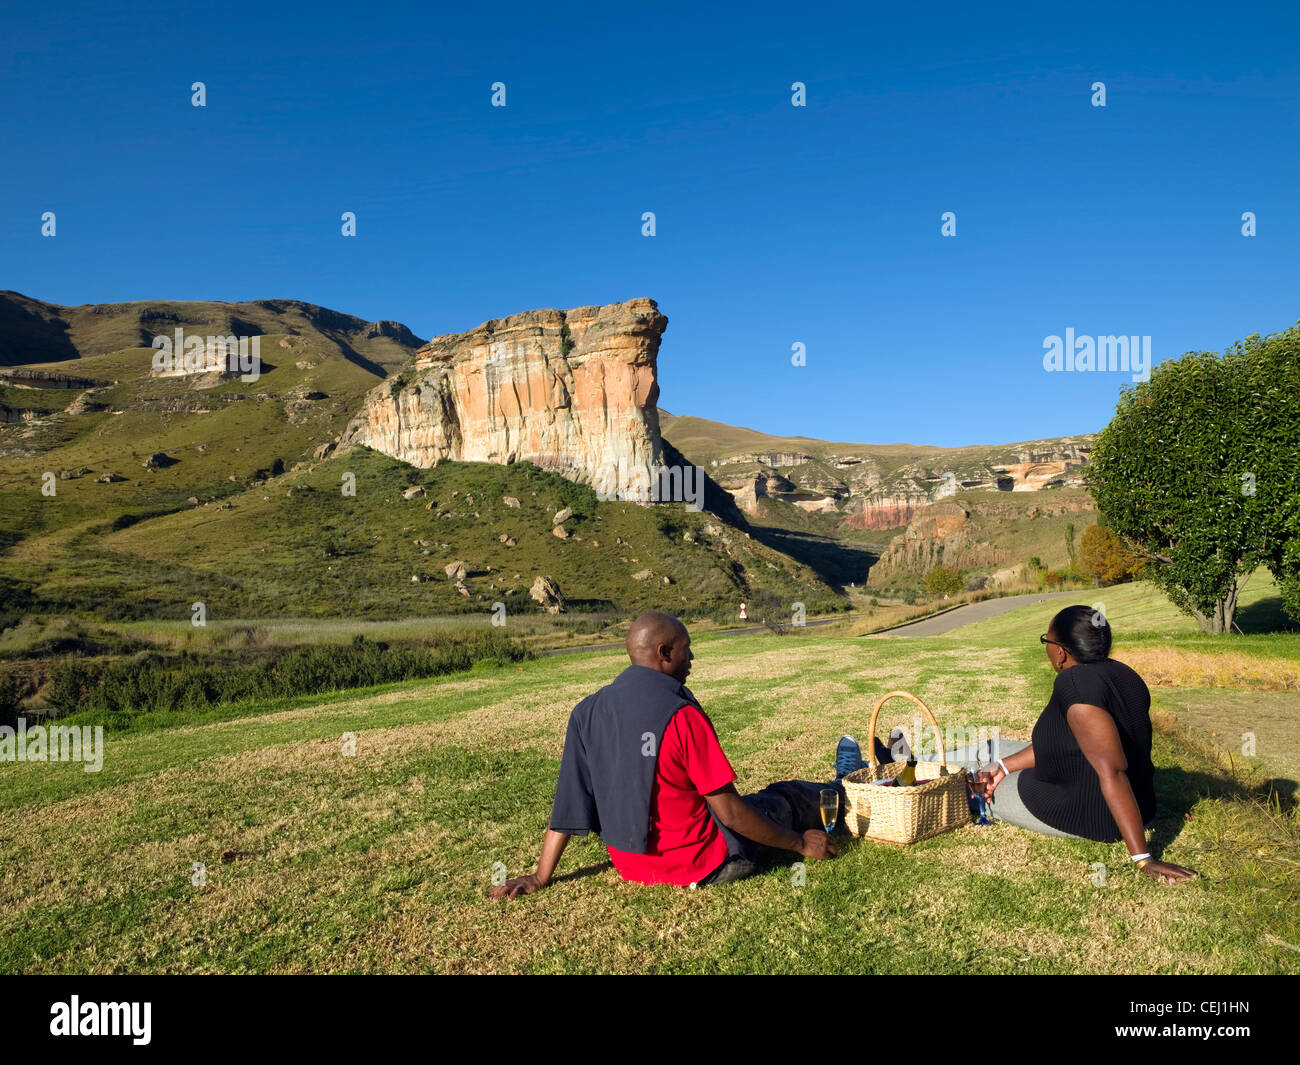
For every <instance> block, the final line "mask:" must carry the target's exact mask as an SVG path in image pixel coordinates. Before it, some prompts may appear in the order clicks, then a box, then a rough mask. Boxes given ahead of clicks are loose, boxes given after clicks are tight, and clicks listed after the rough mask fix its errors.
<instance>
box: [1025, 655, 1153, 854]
mask: <svg viewBox="0 0 1300 1065" xmlns="http://www.w3.org/2000/svg"><path fill="white" fill-rule="evenodd" d="M1075 703H1088V704H1090V705H1092V706H1100V707H1101V708H1102V709H1103V710H1105V711H1106V712H1107V713H1109V714H1110V716H1111V718H1112V719H1113V720H1114V722H1115V728H1116V730H1117V731H1118V732H1119V741H1120V744H1121V745H1122V746H1123V748H1124V758H1125V760H1126V761H1127V762H1128V770H1127V772H1126V775H1127V776H1128V779H1129V783H1130V784H1131V785H1132V786H1133V795H1134V796H1135V797H1136V799H1137V804H1138V810H1139V812H1140V813H1141V814H1142V823H1143V824H1144V825H1145V824H1146V823H1147V822H1149V821H1150V820H1151V819H1152V818H1153V817H1155V813H1156V793H1155V767H1154V766H1153V765H1152V764H1151V693H1150V692H1149V691H1148V690H1147V686H1146V683H1145V682H1144V681H1143V680H1142V678H1141V677H1139V676H1138V675H1137V673H1135V672H1134V671H1133V670H1132V669H1130V668H1129V667H1128V666H1126V665H1125V664H1124V663H1123V662H1117V661H1115V660H1114V659H1113V658H1107V659H1105V660H1104V661H1101V662H1080V663H1078V664H1077V665H1073V666H1070V667H1069V668H1068V669H1063V670H1061V672H1060V673H1058V674H1057V675H1056V683H1055V685H1054V686H1053V687H1052V699H1051V702H1049V703H1048V704H1047V707H1046V708H1045V709H1044V710H1043V713H1042V716H1041V717H1039V719H1038V723H1037V724H1036V725H1035V726H1034V732H1033V737H1032V739H1033V744H1034V766H1033V768H1032V769H1026V770H1024V771H1023V772H1022V773H1021V774H1020V781H1019V790H1020V795H1021V798H1022V799H1023V801H1024V804H1025V806H1026V808H1027V809H1028V810H1029V812H1030V813H1032V814H1033V815H1034V816H1035V817H1038V818H1040V819H1041V820H1043V821H1045V822H1046V823H1047V824H1049V825H1051V826H1052V827H1053V828H1055V829H1058V830H1059V831H1061V832H1068V833H1070V834H1071V835H1073V836H1082V837H1084V838H1085V839H1092V840H1097V841H1098V842H1100V843H1114V842H1116V841H1118V840H1120V839H1122V838H1123V837H1122V836H1121V835H1120V832H1119V826H1117V825H1116V824H1115V818H1114V817H1112V816H1111V813H1110V807H1108V806H1107V805H1106V799H1105V797H1104V796H1103V795H1102V793H1101V781H1100V780H1099V779H1098V777H1097V771H1096V770H1095V769H1093V768H1092V766H1091V764H1089V762H1088V759H1087V758H1086V757H1085V756H1084V754H1083V751H1081V750H1080V749H1079V744H1078V742H1077V741H1076V740H1075V738H1074V733H1073V732H1071V731H1070V726H1069V723H1068V722H1067V721H1066V720H1065V714H1066V711H1067V710H1068V709H1069V708H1070V707H1071V706H1072V705H1073V704H1075Z"/></svg>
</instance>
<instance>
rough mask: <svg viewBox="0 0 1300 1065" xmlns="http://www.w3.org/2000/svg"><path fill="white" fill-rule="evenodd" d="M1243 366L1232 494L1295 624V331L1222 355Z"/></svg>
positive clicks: (1298, 345)
mask: <svg viewBox="0 0 1300 1065" xmlns="http://www.w3.org/2000/svg"><path fill="white" fill-rule="evenodd" d="M1229 354H1230V355H1232V356H1234V357H1236V358H1239V359H1240V360H1241V362H1242V365H1243V366H1244V367H1245V374H1246V380H1245V384H1244V387H1243V392H1244V393H1245V397H1244V400H1243V403H1242V406H1241V408H1240V410H1239V411H1238V412H1237V416H1238V418H1239V420H1240V424H1241V427H1242V435H1243V437H1244V439H1245V441H1246V444H1247V447H1246V455H1245V457H1244V458H1243V459H1242V462H1241V466H1240V468H1239V469H1236V470H1233V471H1231V473H1232V475H1233V476H1232V478H1231V479H1232V480H1234V481H1235V482H1236V483H1235V484H1234V489H1235V491H1237V492H1238V493H1239V494H1241V495H1242V496H1243V497H1244V498H1246V499H1248V500H1249V502H1250V506H1249V512H1250V514H1251V517H1252V520H1254V521H1256V522H1258V524H1259V530H1258V531H1259V536H1260V541H1261V542H1260V551H1261V554H1262V556H1263V561H1264V564H1265V565H1267V566H1268V568H1269V569H1270V570H1271V571H1272V573H1273V577H1274V579H1275V580H1276V581H1277V585H1278V588H1279V589H1280V591H1281V593H1282V605H1283V608H1284V609H1285V610H1286V612H1287V614H1289V615H1290V616H1291V617H1292V618H1294V619H1295V620H1296V621H1300V325H1297V326H1294V327H1293V328H1291V329H1287V330H1285V331H1284V332H1281V333H1275V334H1273V335H1271V336H1266V337H1260V336H1258V335H1254V336H1250V337H1247V338H1246V339H1245V340H1243V341H1240V342H1239V343H1237V344H1235V345H1234V346H1233V347H1232V348H1231V349H1230V352H1229Z"/></svg>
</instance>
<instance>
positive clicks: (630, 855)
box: [489, 612, 843, 899]
mask: <svg viewBox="0 0 1300 1065" xmlns="http://www.w3.org/2000/svg"><path fill="white" fill-rule="evenodd" d="M627 653H628V657H629V658H630V659H631V660H632V664H631V665H630V666H628V667H627V669H625V670H624V671H623V672H622V673H621V674H619V676H618V677H617V678H616V679H615V680H614V682H613V683H612V684H608V685H606V686H605V687H603V688H601V689H600V690H599V691H598V692H596V693H595V694H593V695H589V696H587V697H586V698H585V699H583V700H582V702H580V703H579V704H578V705H577V706H576V707H574V709H573V713H572V714H570V715H569V727H568V732H567V733H566V735H565V740H564V756H563V758H562V760H561V763H560V775H559V780H558V781H557V783H556V789H555V803H554V806H553V807H552V810H551V821H550V826H549V827H548V828H547V830H546V836H545V837H544V839H543V841H542V853H541V858H540V859H539V860H538V863H537V871H536V872H535V873H530V874H529V875H527V876H521V877H516V878H515V879H513V880H507V881H506V882H505V883H504V884H500V885H498V886H496V887H494V888H492V889H491V891H490V892H489V894H490V895H491V896H492V897H493V898H496V899H503V898H510V899H512V898H514V897H515V896H516V895H528V894H531V893H532V892H534V891H537V890H538V889H539V888H543V887H546V885H547V884H549V883H550V882H551V877H552V876H553V875H554V873H555V867H556V866H557V865H558V864H559V862H560V855H561V854H563V853H564V848H565V846H566V845H567V844H568V842H569V837H570V836H574V835H578V836H585V835H587V833H588V832H597V833H599V834H600V836H601V838H602V839H603V840H604V841H605V844H606V846H607V847H608V848H609V857H610V860H611V861H612V862H613V863H614V868H615V869H617V870H618V871H619V875H621V876H622V877H623V879H624V880H635V881H638V882H640V883H642V884H679V885H688V884H689V885H704V884H721V883H725V882H727V881H728V880H739V879H741V878H742V877H747V876H751V875H752V874H754V873H755V872H757V871H758V870H759V869H760V868H761V867H762V866H763V865H764V864H766V863H768V862H770V861H772V860H773V859H774V858H777V857H779V852H781V851H794V852H795V853H796V854H800V855H803V857H805V858H818V859H824V858H831V857H834V855H835V853H836V852H835V844H834V843H833V842H832V841H831V838H830V836H829V835H828V834H827V833H826V831H825V830H824V829H823V828H822V823H821V812H820V793H821V790H822V789H823V788H836V790H840V789H839V788H838V786H837V785H835V784H816V783H811V782H809V781H805V780H785V781H781V782H779V783H776V784H770V785H768V787H766V788H764V789H763V790H762V791H760V792H756V793H755V794H753V795H746V796H744V797H743V798H742V797H741V796H740V795H739V794H738V793H737V792H736V787H735V785H734V784H733V783H732V782H733V781H734V780H735V779H736V774H735V772H734V771H733V770H732V768H731V763H729V762H728V761H727V756H726V755H725V754H723V753H722V748H721V747H720V746H719V744H718V737H717V735H716V733H715V732H714V731H713V725H712V723H711V722H710V721H709V719H708V717H707V716H706V715H705V713H704V711H703V710H702V709H701V708H700V703H699V700H698V699H696V698H695V696H694V695H692V694H691V692H690V690H689V689H687V688H686V686H685V684H684V681H685V680H686V675H687V674H688V673H689V672H690V671H691V659H692V658H694V655H693V654H692V653H691V637H690V635H689V634H688V633H687V631H686V626H685V625H683V624H682V623H681V622H680V621H678V620H677V619H676V618H675V617H672V616H670V615H668V614H661V613H658V612H651V613H647V614H642V615H641V616H640V617H639V618H637V619H636V621H634V622H633V623H632V626H631V628H629V629H628V633H627ZM840 800H841V805H842V803H843V794H842V791H841V795H840Z"/></svg>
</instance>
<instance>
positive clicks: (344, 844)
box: [0, 616, 1300, 973]
mask: <svg viewBox="0 0 1300 1065" xmlns="http://www.w3.org/2000/svg"><path fill="white" fill-rule="evenodd" d="M994 622H996V623H998V626H997V627H998V628H999V630H1000V632H999V633H998V634H996V635H989V634H987V633H984V632H980V631H971V630H966V631H964V632H962V633H960V634H953V635H951V636H948V637H941V638H931V639H907V640H903V639H894V640H888V641H886V640H862V639H855V638H833V637H820V636H817V635H815V634H813V633H808V634H805V635H803V636H800V637H799V638H797V639H792V638H778V637H774V636H769V635H764V636H752V637H710V636H706V637H701V638H700V639H699V640H698V641H697V646H696V654H697V658H696V668H695V671H694V673H693V674H692V676H691V678H690V680H689V681H688V683H689V684H690V685H691V687H692V688H693V690H694V691H695V692H696V693H697V695H698V696H699V697H700V699H701V700H702V702H703V704H704V707H705V709H706V711H707V712H708V713H709V714H710V716H711V717H712V720H713V722H714V724H715V726H716V727H717V730H718V733H719V736H720V738H721V741H722V744H723V746H724V748H725V749H726V751H727V753H728V756H729V757H730V759H731V761H732V763H733V765H734V766H735V768H736V770H737V772H738V774H739V776H740V779H739V781H738V787H740V789H741V790H742V791H746V790H753V789H756V788H759V787H762V786H763V785H764V784H766V783H767V782H768V781H770V780H773V779H781V778H787V777H803V778H807V779H825V778H826V777H827V776H828V775H829V769H830V761H831V757H832V747H833V744H834V741H835V739H836V737H838V736H839V735H840V734H841V733H842V732H846V731H847V732H851V733H854V734H855V735H857V736H859V738H864V734H865V730H866V721H867V716H868V714H869V711H870V706H871V703H872V702H873V701H874V699H875V698H876V697H878V696H879V695H880V694H882V693H883V692H885V691H887V690H889V689H891V688H894V687H903V688H907V689H909V690H911V691H914V692H915V693H916V694H917V695H919V696H920V697H921V698H922V699H924V700H925V701H926V702H927V703H928V704H929V705H930V706H931V707H932V708H934V710H935V712H936V713H937V714H938V715H939V719H940V723H941V724H943V725H949V724H952V725H978V724H986V725H992V724H997V725H999V726H1000V727H1001V729H1002V734H1003V735H1004V736H1008V737H1027V736H1028V734H1029V730H1030V729H1031V728H1032V725H1033V722H1034V720H1035V719H1036V717H1037V714H1038V713H1039V711H1040V710H1041V707H1042V706H1043V704H1044V703H1045V702H1046V698H1047V694H1048V692H1049V691H1050V687H1051V681H1052V674H1051V672H1050V670H1049V669H1048V667H1047V665H1046V662H1045V659H1044V656H1043V655H1042V653H1041V648H1040V647H1039V646H1038V645H1037V641H1036V636H1037V632H1038V631H1041V630H1040V628H1035V626H1036V625H1038V624H1039V622H1040V619H1038V618H1037V617H1036V616H1032V617H1028V618H1025V619H1022V622H1021V625H1020V628H1019V629H1018V630H1010V631H1009V630H1008V626H1007V621H1006V618H998V619H994V621H993V622H989V623H986V624H988V625H990V626H992V625H993V624H994ZM624 661H625V660H624V658H623V656H622V655H621V654H619V653H617V652H612V651H606V652H598V653H591V654H582V655H573V656H567V657H562V658H553V659H541V660H536V661H532V662H527V663H523V664H520V665H517V666H509V667H491V666H488V667H481V668H479V669H476V670H475V671H474V672H472V673H470V674H462V675H459V676H457V677H452V678H443V679H441V680H438V681H431V682H412V683H407V684H403V685H394V686H389V687H387V688H383V689H372V690H368V691H358V692H352V693H339V694H335V695H332V696H329V697H317V698H306V699H301V700H296V701H288V702H281V703H277V704H275V705H273V706H261V707H258V706H255V705H250V706H247V707H244V708H242V710H241V712H240V713H239V714H238V716H234V715H233V714H232V716H224V717H223V716H222V715H215V714H214V715H213V716H211V717H209V718H207V719H203V720H194V721H191V722H186V723H184V724H181V725H179V726H177V727H172V728H167V729H161V730H152V731H142V732H134V733H122V734H112V735H109V737H108V739H107V743H108V747H107V753H106V757H105V762H104V768H103V771H102V772H101V773H98V774H93V773H85V772H83V771H82V769H81V768H80V767H79V766H73V765H67V764H48V765H37V764H14V763H3V764H2V766H0V772H2V773H3V777H2V779H3V788H0V847H3V849H4V851H5V853H6V856H7V858H8V859H9V860H7V861H6V862H5V863H4V866H3V869H2V870H0V969H2V970H4V971H8V972H126V971H150V972H224V971H236V972H244V971H275V972H303V971H312V972H324V971H329V972H375V971H384V972H389V971H393V972H425V971H430V972H760V971H761V972H771V971H779V972H954V973H955V972H961V973H1001V972H1019V973H1058V972H1085V973H1127V972H1231V973H1245V972H1259V973H1275V972H1291V973H1294V972H1297V971H1300V951H1297V950H1296V947H1297V946H1300V926H1298V918H1297V910H1298V908H1297V907H1296V905H1295V902H1296V899H1295V892H1296V878H1295V877H1294V865H1295V862H1296V860H1297V858H1298V857H1300V847H1298V846H1297V838H1298V837H1297V820H1296V814H1295V813H1294V809H1293V808H1291V807H1289V806H1288V805H1287V804H1285V803H1283V802H1282V797H1281V796H1280V795H1279V793H1278V792H1277V791H1276V790H1275V791H1274V792H1273V794H1274V796H1275V799H1274V808H1273V809H1271V810H1270V809H1269V807H1268V805H1267V804H1266V802H1265V801H1264V798H1263V796H1264V795H1266V794H1267V792H1266V791H1265V792H1261V791H1257V790H1252V787H1251V783H1252V782H1251V781H1250V780H1248V779H1245V778H1243V777H1242V776H1241V775H1240V774H1236V775H1234V773H1233V771H1232V770H1230V769H1229V768H1227V767H1226V766H1225V765H1224V764H1223V763H1222V761H1221V759H1220V758H1219V755H1218V752H1217V751H1216V750H1215V748H1214V747H1213V745H1212V744H1209V743H1208V742H1202V741H1201V736H1200V735H1199V734H1198V733H1197V732H1195V731H1193V730H1191V729H1188V728H1187V727H1185V726H1184V725H1183V724H1182V723H1180V722H1178V721H1176V720H1172V721H1169V722H1166V723H1165V728H1164V730H1163V731H1160V732H1159V733H1158V734H1157V740H1156V750H1155V760H1156V764H1157V791H1158V794H1159V797H1160V801H1161V815H1160V819H1159V821H1158V824H1157V829H1156V840H1157V845H1158V846H1160V847H1162V848H1163V849H1164V851H1165V853H1166V854H1167V856H1168V857H1169V858H1170V859H1171V860H1173V861H1176V862H1179V863H1181V864H1185V865H1189V866H1192V867H1193V868H1196V869H1197V870H1198V871H1199V872H1200V873H1201V874H1202V875H1201V877H1200V878H1199V879H1198V880H1196V881H1194V882H1191V883H1187V884H1181V885H1176V886H1168V885H1162V884H1158V883H1156V882H1154V881H1151V880H1149V879H1146V878H1138V877H1136V876H1135V875H1134V874H1133V873H1132V871H1131V869H1130V868H1129V865H1128V862H1127V858H1126V855H1125V853H1124V850H1123V847H1122V845H1115V846H1109V845H1103V844H1093V843H1088V842H1082V841H1072V840H1058V839H1049V838H1047V837H1041V836H1036V835H1034V834H1032V833H1028V832H1023V831H1020V830H1017V829H1014V828H1010V827H1007V826H1005V825H996V826H993V827H989V828H982V827H975V826H971V827H969V828H963V829H960V830H958V831H955V832H952V833H948V834H946V835H944V836H940V837H938V838H936V839H933V840H929V841H926V842H924V843H921V844H918V845H916V846H913V847H907V848H903V847H896V846H891V845H886V844H880V843H872V842H859V841H853V840H849V839H845V840H844V841H843V843H842V846H841V853H840V856H839V857H838V858H836V859H835V860H834V861H832V862H827V863H815V862H809V863H807V866H806V868H805V870H804V873H805V875H806V882H805V883H803V884H802V885H800V884H798V883H797V879H798V878H797V877H796V876H795V875H794V874H795V870H794V868H793V864H791V865H787V866H779V867H777V868H775V869H773V870H772V871H770V872H768V873H766V874H764V875H761V876H759V877H756V878H754V879H753V880H750V881H744V882H740V883H737V884H732V885H727V886H725V887H721V888H718V889H715V890H707V889H706V890H700V891H688V890H681V889H674V888H670V887H653V888H649V887H643V886H640V885H635V884H628V883H624V882H623V881H621V880H620V879H619V878H618V876H617V874H616V873H615V872H614V871H613V870H612V868H611V867H610V866H609V864H608V862H607V857H606V854H605V851H604V848H603V846H602V845H601V844H600V842H599V841H598V840H595V839H590V840H583V839H575V840H574V841H573V842H572V843H571V844H570V847H569V850H568V852H567V853H566V855H565V859H564V862H563V863H562V865H561V869H560V873H561V876H560V878H559V879H558V880H557V882H556V883H555V884H553V885H552V886H551V887H550V888H548V889H547V890H545V891H544V892H541V893H539V894H537V895H534V896H530V897H527V898H524V899H520V900H515V901H514V902H513V903H509V904H503V903H494V902H492V901H490V900H489V899H488V898H487V897H486V892H487V889H488V887H489V886H490V884H491V882H492V877H493V875H494V871H499V870H500V869H501V868H502V867H504V869H505V871H506V872H507V873H508V874H509V875H518V874H519V873H522V872H525V871H527V870H529V869H531V868H532V867H533V864H534V863H535V861H536V857H537V848H538V844H539V842H540V838H541V834H542V831H543V829H544V827H545V824H546V820H547V816H548V814H549V807H550V801H551V797H552V793H553V789H554V778H555V773H556V770H557V768H558V764H559V757H560V753H561V749H562V743H563V736H564V725H565V722H566V720H567V716H568V713H569V711H570V709H571V708H572V706H573V704H574V703H576V702H577V701H578V699H579V698H581V697H582V695H584V694H586V693H587V692H588V691H590V690H592V689H594V688H595V687H597V686H599V685H600V684H602V683H605V682H606V681H607V680H608V679H610V678H612V677H613V676H614V675H615V674H616V673H617V672H618V671H619V670H620V669H621V668H622V667H623V664H624ZM1153 690H1155V689H1153ZM1156 694H1157V701H1158V702H1159V698H1160V694H1161V693H1160V691H1158V690H1157V691H1156ZM1279 694H1280V693H1279ZM894 707H897V708H898V709H897V710H894V709H892V708H894ZM1162 720H1163V718H1162ZM909 721H910V710H909V709H907V708H906V707H904V706H903V705H902V703H901V702H898V701H895V702H894V703H891V704H890V707H889V708H887V711H886V712H882V715H881V722H880V728H881V730H882V731H884V730H886V729H888V728H889V727H890V726H891V725H892V724H897V723H906V722H909ZM346 732H352V733H355V735H356V744H357V745H356V754H355V756H351V757H349V756H346V755H344V754H343V753H342V737H343V734H344V733H346ZM1278 735H1279V736H1283V735H1284V734H1283V733H1282V731H1281V730H1279V732H1278ZM1279 742H1285V740H1284V739H1281V740H1279ZM1289 742H1290V744H1291V745H1292V746H1294V744H1295V740H1294V730H1292V732H1291V733H1290V740H1289ZM1248 761H1249V760H1248ZM1257 762H1258V764H1259V770H1258V772H1259V773H1266V772H1267V771H1269V770H1270V769H1271V765H1270V763H1269V762H1268V760H1267V759H1264V760H1262V761H1259V760H1257ZM223 854H228V855H230V860H228V861H223V860H222V855H223ZM790 857H791V863H793V861H794V855H791V856H790ZM196 862H202V863H204V867H205V871H206V881H205V882H204V883H203V885H202V886H196V884H195V883H194V882H192V878H193V877H194V876H195V871H194V863H196ZM1099 862H1100V863H1104V864H1105V866H1106V867H1107V876H1106V882H1105V884H1104V885H1099V884H1097V883H1095V882H1094V880H1095V871H1096V866H1095V863H1099ZM496 863H501V864H500V865H499V866H498V865H496Z"/></svg>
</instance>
